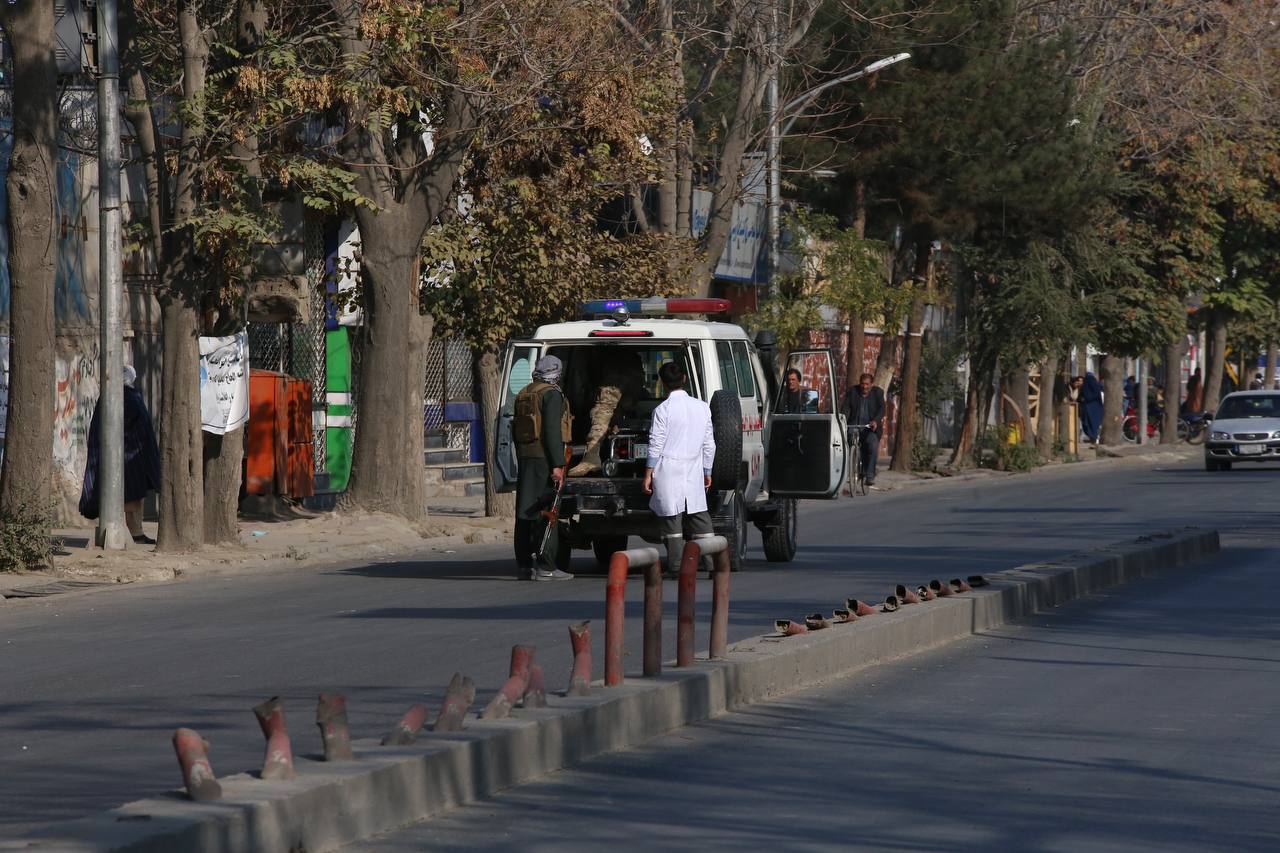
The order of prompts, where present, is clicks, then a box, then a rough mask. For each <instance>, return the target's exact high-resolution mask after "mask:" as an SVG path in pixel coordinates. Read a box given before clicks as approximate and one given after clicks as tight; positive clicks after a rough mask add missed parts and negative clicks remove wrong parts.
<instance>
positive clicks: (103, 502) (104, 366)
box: [95, 0, 129, 551]
mask: <svg viewBox="0 0 1280 853" xmlns="http://www.w3.org/2000/svg"><path fill="white" fill-rule="evenodd" d="M97 7H98V8H97V12H98V15H97V31H98V38H97V48H98V68H97V71H98V294H99V296H98V312H99V317H98V319H99V324H100V328H101V334H102V342H101V346H100V350H101V354H100V359H101V369H100V376H101V377H102V379H101V383H100V385H99V392H98V428H99V432H98V495H99V504H100V506H99V511H98V530H97V535H96V536H95V539H96V541H97V543H98V546H99V547H100V548H105V549H108V550H113V551H119V550H122V549H124V547H125V546H126V544H127V543H128V540H129V535H128V529H127V528H126V527H125V522H124V378H123V373H124V333H123V329H122V324H121V317H120V314H121V308H122V306H123V303H124V294H123V281H122V263H121V260H122V259H121V251H122V246H121V234H120V56H119V53H118V52H117V50H118V49H117V42H116V33H117V32H118V29H117V22H116V0H98V3H97Z"/></svg>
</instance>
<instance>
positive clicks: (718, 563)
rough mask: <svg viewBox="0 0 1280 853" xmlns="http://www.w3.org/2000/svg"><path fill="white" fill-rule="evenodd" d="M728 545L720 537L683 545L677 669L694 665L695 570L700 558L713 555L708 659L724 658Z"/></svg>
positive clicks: (702, 539) (727, 589) (727, 611)
mask: <svg viewBox="0 0 1280 853" xmlns="http://www.w3.org/2000/svg"><path fill="white" fill-rule="evenodd" d="M728 548H729V542H728V540H727V539H725V537H723V536H706V537H702V538H699V539H695V540H693V541H692V542H686V543H685V546H684V552H683V553H681V555H680V580H679V582H678V585H677V589H678V591H679V598H678V599H677V601H676V666H689V665H690V664H691V663H693V627H694V617H695V605H694V602H695V599H696V595H697V579H698V567H699V565H701V563H702V558H703V557H706V556H711V555H715V561H714V563H715V565H714V569H713V573H712V578H713V581H712V604H711V649H710V657H711V659H712V660H718V659H721V658H723V657H724V655H725V646H726V645H727V642H728V633H729V572H728V567H729V553H728Z"/></svg>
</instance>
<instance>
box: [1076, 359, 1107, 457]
mask: <svg viewBox="0 0 1280 853" xmlns="http://www.w3.org/2000/svg"><path fill="white" fill-rule="evenodd" d="M1079 400H1080V429H1082V430H1084V435H1085V438H1087V439H1089V441H1091V442H1093V443H1094V444H1097V443H1098V434H1099V433H1100V432H1101V431H1102V383H1101V382H1099V381H1098V377H1096V376H1094V375H1093V373H1092V372H1089V373H1086V374H1085V375H1084V384H1082V385H1081V386H1080V398H1079Z"/></svg>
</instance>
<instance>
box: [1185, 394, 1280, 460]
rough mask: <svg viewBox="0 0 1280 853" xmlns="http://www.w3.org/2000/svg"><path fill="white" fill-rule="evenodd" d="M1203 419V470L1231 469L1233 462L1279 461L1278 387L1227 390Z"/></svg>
mask: <svg viewBox="0 0 1280 853" xmlns="http://www.w3.org/2000/svg"><path fill="white" fill-rule="evenodd" d="M1206 420H1209V427H1208V433H1209V437H1208V438H1207V439H1206V440H1205V443H1204V467H1205V470H1206V471H1230V470H1231V466H1232V465H1233V464H1234V463H1236V462H1280V391H1237V392H1236V393H1234V394H1228V395H1227V396H1226V397H1223V398H1222V403H1221V404H1220V405H1219V406H1218V410H1217V411H1216V412H1214V414H1213V416H1212V418H1209V416H1207V415H1206Z"/></svg>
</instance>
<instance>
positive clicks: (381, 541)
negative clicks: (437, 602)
mask: <svg viewBox="0 0 1280 853" xmlns="http://www.w3.org/2000/svg"><path fill="white" fill-rule="evenodd" d="M449 500H451V501H454V500H456V501H458V502H461V501H464V500H465V499H462V498H458V499H449ZM482 511H483V499H481V502H480V503H478V504H476V505H475V506H466V505H462V506H441V507H431V508H429V512H430V513H431V514H430V516H429V518H428V519H427V521H426V522H425V523H423V524H422V525H420V526H417V527H415V526H414V525H411V524H409V523H408V522H406V521H404V520H403V519H399V518H395V517H394V516H390V515H384V514H380V513H345V512H326V513H309V512H300V513H298V514H296V516H295V517H292V518H287V519H251V518H241V520H240V524H239V527H240V543H239V544H238V545H223V546H205V547H204V548H202V549H201V550H199V551H196V552H194V553H190V554H157V553H156V551H155V546H152V545H136V546H135V545H131V546H130V547H129V548H128V549H127V550H125V551H123V552H119V553H109V552H105V551H103V550H102V549H100V548H97V547H96V546H95V545H94V544H93V540H94V528H92V527H78V528H66V529H61V530H57V531H55V533H56V535H57V536H59V537H61V538H62V540H63V551H65V552H66V553H65V554H64V555H59V556H55V557H54V563H53V569H52V570H51V571H34V572H23V573H13V574H9V573H4V574H0V597H3V598H5V599H11V598H34V597H43V596H45V595H52V594H54V593H61V592H69V591H72V590H75V589H79V588H85V587H90V586H97V585H100V584H120V583H135V582H139V581H171V580H176V579H178V578H182V577H192V576H196V575H199V576H208V575H216V574H233V573H240V572H251V571H254V570H255V569H259V568H264V567H270V568H272V569H278V568H281V567H286V568H295V569H314V568H317V567H320V566H325V565H333V564H336V563H344V562H352V561H378V560H382V559H388V558H392V557H400V556H404V555H406V554H411V553H422V552H423V551H429V552H434V553H438V554H451V553H453V552H455V551H457V550H458V549H459V548H463V547H465V546H467V545H494V544H498V543H501V542H505V541H508V539H509V538H510V526H511V522H510V521H507V520H504V519H496V518H483V517H479V518H476V517H472V514H473V513H476V512H482ZM143 529H144V531H145V532H146V533H147V534H148V535H149V536H152V537H154V536H155V534H156V525H155V524H154V523H153V522H147V523H145V524H144V525H143Z"/></svg>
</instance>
